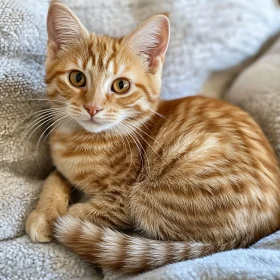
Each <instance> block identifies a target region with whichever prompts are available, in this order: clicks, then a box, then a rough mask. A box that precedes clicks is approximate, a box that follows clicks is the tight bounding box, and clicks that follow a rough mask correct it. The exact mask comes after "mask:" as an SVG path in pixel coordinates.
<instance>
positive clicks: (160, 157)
mask: <svg viewBox="0 0 280 280" xmlns="http://www.w3.org/2000/svg"><path fill="white" fill-rule="evenodd" d="M126 124H127V125H128V126H131V127H132V128H135V133H137V134H138V136H139V137H141V138H142V140H143V141H144V142H145V143H146V144H147V145H148V146H149V147H150V148H151V149H152V150H153V151H154V153H155V154H156V155H158V157H159V158H160V159H161V160H162V161H163V159H162V157H161V156H160V155H159V154H158V153H157V152H156V151H155V150H154V148H153V147H152V146H151V145H150V144H149V143H148V142H147V141H146V140H145V138H144V137H143V136H142V135H141V134H140V133H139V132H137V129H138V128H137V127H135V126H133V125H131V124H129V123H126Z"/></svg>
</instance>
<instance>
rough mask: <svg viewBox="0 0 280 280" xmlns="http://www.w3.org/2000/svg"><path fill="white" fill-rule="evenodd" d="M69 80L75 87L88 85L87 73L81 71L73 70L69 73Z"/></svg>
mask: <svg viewBox="0 0 280 280" xmlns="http://www.w3.org/2000/svg"><path fill="white" fill-rule="evenodd" d="M69 80H70V82H71V84H72V85H73V86H75V87H84V86H85V85H86V77H85V74H84V73H82V72H80V71H72V72H71V73H70V75H69Z"/></svg>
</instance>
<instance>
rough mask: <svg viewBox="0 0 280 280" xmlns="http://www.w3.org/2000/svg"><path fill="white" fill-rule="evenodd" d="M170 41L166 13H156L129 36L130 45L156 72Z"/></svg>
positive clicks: (148, 66)
mask: <svg viewBox="0 0 280 280" xmlns="http://www.w3.org/2000/svg"><path fill="white" fill-rule="evenodd" d="M168 41H169V20H168V18H167V17H166V16H165V15H156V16H153V17H151V18H150V19H148V20H147V21H146V22H144V23H143V24H142V25H141V26H139V27H138V28H137V29H136V30H135V31H134V32H133V33H132V34H131V35H129V37H128V47H129V48H130V50H131V51H133V52H135V53H136V54H137V55H140V56H142V57H143V61H144V63H145V65H146V66H147V68H148V70H150V71H151V72H156V71H157V69H158V67H159V65H160V63H163V61H164V56H165V52H166V50H167V46H168Z"/></svg>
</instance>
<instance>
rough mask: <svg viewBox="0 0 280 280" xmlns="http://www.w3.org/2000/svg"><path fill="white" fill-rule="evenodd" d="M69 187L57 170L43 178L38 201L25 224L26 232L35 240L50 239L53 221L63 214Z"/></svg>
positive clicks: (47, 240) (44, 240) (66, 204)
mask: <svg viewBox="0 0 280 280" xmlns="http://www.w3.org/2000/svg"><path fill="white" fill-rule="evenodd" d="M70 192H71V187H70V185H69V183H68V182H67V181H66V180H65V179H64V178H63V177H62V176H61V175H60V174H59V173H58V172H57V171H55V172H53V173H52V174H50V175H49V177H48V178H47V179H46V180H45V182H44V184H43V188H42V192H41V194H40V198H39V202H38V204H37V206H36V208H35V210H33V211H32V212H31V213H30V214H29V216H28V218H27V220H26V224H25V230H26V233H27V234H28V235H29V236H30V238H31V239H32V241H35V242H50V241H51V240H52V228H53V222H54V221H55V220H56V219H57V218H58V217H59V216H62V215H65V214H66V212H67V208H68V202H69V199H70Z"/></svg>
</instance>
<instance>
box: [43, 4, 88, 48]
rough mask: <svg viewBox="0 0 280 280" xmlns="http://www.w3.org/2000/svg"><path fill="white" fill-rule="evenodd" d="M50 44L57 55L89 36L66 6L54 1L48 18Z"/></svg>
mask: <svg viewBox="0 0 280 280" xmlns="http://www.w3.org/2000/svg"><path fill="white" fill-rule="evenodd" d="M47 31H48V44H49V46H50V47H51V49H52V51H53V52H54V53H56V52H57V51H59V50H60V49H62V48H67V47H69V46H71V45H73V43H74V42H75V41H77V40H81V39H85V38H86V37H88V36H89V33H88V31H87V30H86V28H85V27H84V26H83V24H82V23H81V22H80V20H79V19H78V18H77V16H76V15H75V14H74V13H73V12H72V11H71V10H70V9H69V8H68V7H66V6H65V5H63V4H61V3H59V2H57V1H52V3H51V5H50V7H49V12H48V18H47Z"/></svg>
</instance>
